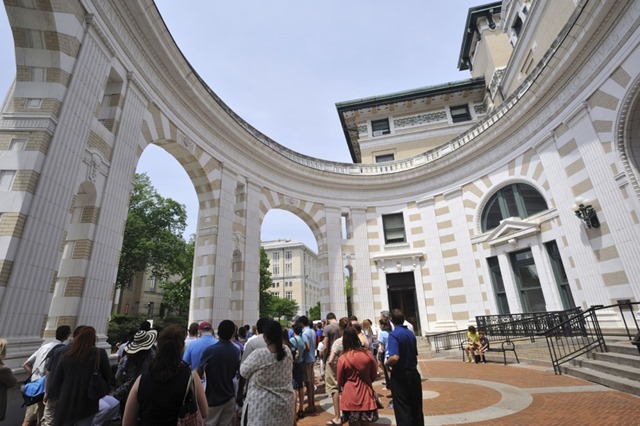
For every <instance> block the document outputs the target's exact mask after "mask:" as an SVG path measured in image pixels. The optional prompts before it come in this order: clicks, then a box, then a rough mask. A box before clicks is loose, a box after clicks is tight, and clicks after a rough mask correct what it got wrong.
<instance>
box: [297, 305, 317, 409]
mask: <svg viewBox="0 0 640 426" xmlns="http://www.w3.org/2000/svg"><path fill="white" fill-rule="evenodd" d="M298 322H299V323H300V324H302V325H303V327H304V329H303V330H302V341H303V342H304V346H305V349H304V364H303V365H304V368H303V376H304V379H303V380H304V384H305V386H306V387H307V408H306V409H305V410H304V412H305V413H315V412H316V405H315V389H314V386H315V374H314V371H313V366H314V365H315V363H316V332H315V331H313V329H312V328H311V327H309V324H310V323H309V318H307V317H306V316H305V315H302V316H301V317H300V318H299V319H298Z"/></svg>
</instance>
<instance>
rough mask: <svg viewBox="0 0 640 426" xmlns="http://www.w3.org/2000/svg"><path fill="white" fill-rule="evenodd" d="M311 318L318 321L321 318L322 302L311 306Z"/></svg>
mask: <svg viewBox="0 0 640 426" xmlns="http://www.w3.org/2000/svg"><path fill="white" fill-rule="evenodd" d="M309 319H310V320H311V321H316V320H319V319H321V318H320V302H318V303H316V304H315V305H314V306H312V307H311V308H309Z"/></svg>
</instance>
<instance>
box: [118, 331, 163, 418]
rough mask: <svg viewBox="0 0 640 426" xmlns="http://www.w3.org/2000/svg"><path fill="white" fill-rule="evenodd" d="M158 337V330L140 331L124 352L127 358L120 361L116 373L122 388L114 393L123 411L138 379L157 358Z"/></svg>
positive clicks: (119, 387)
mask: <svg viewBox="0 0 640 426" xmlns="http://www.w3.org/2000/svg"><path fill="white" fill-rule="evenodd" d="M157 337H158V332H157V331H156V330H149V331H144V330H139V331H138V332H137V333H136V334H135V336H133V340H132V341H131V342H130V343H129V344H128V345H127V348H126V349H125V350H124V351H125V356H124V357H122V359H121V360H120V363H119V364H118V371H117V372H116V380H117V382H118V383H120V386H118V387H117V388H116V389H115V391H114V392H113V396H114V398H116V399H117V400H118V401H120V407H121V409H124V404H125V402H126V401H127V397H128V396H129V392H130V391H131V386H132V385H133V383H134V382H135V380H136V378H137V377H138V376H139V375H141V374H142V373H145V372H146V371H148V370H149V365H150V364H151V361H152V360H153V357H154V356H155V351H154V345H155V343H156V339H157Z"/></svg>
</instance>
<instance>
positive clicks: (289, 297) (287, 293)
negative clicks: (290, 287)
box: [284, 291, 293, 300]
mask: <svg viewBox="0 0 640 426" xmlns="http://www.w3.org/2000/svg"><path fill="white" fill-rule="evenodd" d="M284 298H285V299H287V300H292V299H293V292H292V291H285V292H284Z"/></svg>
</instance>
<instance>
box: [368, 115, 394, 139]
mask: <svg viewBox="0 0 640 426" xmlns="http://www.w3.org/2000/svg"><path fill="white" fill-rule="evenodd" d="M371 131H372V132H373V136H380V135H387V134H389V133H391V132H390V128H389V119H388V118H384V119H382V120H373V121H371Z"/></svg>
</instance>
